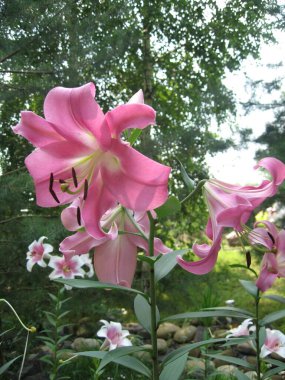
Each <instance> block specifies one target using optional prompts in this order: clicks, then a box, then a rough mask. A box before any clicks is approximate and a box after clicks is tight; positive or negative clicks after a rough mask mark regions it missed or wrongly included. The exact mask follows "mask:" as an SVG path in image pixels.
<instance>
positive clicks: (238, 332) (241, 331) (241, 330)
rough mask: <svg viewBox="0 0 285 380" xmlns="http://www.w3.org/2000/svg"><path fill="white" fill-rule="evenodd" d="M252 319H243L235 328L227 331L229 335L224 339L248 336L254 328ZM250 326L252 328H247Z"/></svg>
mask: <svg viewBox="0 0 285 380" xmlns="http://www.w3.org/2000/svg"><path fill="white" fill-rule="evenodd" d="M252 325H253V322H252V319H250V318H249V319H245V320H244V321H243V322H242V323H241V324H240V325H239V326H238V327H235V328H233V329H231V330H230V331H229V334H228V335H227V336H226V338H231V337H239V336H248V335H250V331H253V328H254V326H252ZM249 326H252V327H249Z"/></svg>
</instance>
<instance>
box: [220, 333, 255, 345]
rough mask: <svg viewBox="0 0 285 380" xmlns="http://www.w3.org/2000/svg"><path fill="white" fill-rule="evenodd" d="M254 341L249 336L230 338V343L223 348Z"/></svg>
mask: <svg viewBox="0 0 285 380" xmlns="http://www.w3.org/2000/svg"><path fill="white" fill-rule="evenodd" d="M252 339H253V336H252V335H248V336H246V337H243V338H228V341H227V342H226V343H224V344H223V345H222V346H223V347H228V346H234V345H237V344H240V343H244V342H248V341H249V340H252Z"/></svg>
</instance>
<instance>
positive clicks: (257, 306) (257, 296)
mask: <svg viewBox="0 0 285 380" xmlns="http://www.w3.org/2000/svg"><path fill="white" fill-rule="evenodd" d="M259 301H260V297H259V289H258V291H257V295H256V298H255V329H256V340H255V341H256V351H257V355H256V358H257V363H256V364H257V380H260V379H261V377H260V376H261V374H260V364H261V360H260V341H259V329H260V326H259Z"/></svg>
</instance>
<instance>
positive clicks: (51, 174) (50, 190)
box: [49, 173, 60, 203]
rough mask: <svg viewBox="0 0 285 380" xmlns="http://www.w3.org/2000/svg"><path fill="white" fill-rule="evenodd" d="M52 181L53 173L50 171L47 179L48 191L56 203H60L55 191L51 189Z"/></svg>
mask: <svg viewBox="0 0 285 380" xmlns="http://www.w3.org/2000/svg"><path fill="white" fill-rule="evenodd" d="M53 181H54V178H53V173H50V179H49V192H50V194H51V196H52V197H53V199H54V200H55V201H56V202H57V203H60V201H59V199H58V197H57V195H56V193H55V191H54V190H53Z"/></svg>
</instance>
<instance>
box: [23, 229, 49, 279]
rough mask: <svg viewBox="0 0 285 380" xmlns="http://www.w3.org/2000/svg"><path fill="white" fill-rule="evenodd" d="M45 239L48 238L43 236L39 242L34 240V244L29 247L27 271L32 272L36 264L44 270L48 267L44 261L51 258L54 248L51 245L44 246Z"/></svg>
mask: <svg viewBox="0 0 285 380" xmlns="http://www.w3.org/2000/svg"><path fill="white" fill-rule="evenodd" d="M44 239H47V237H45V236H42V237H41V238H39V240H38V241H37V240H34V241H33V242H32V244H30V245H29V251H28V252H27V270H28V271H29V272H31V270H32V269H33V266H34V265H35V264H38V265H39V266H41V267H43V268H44V267H46V266H47V264H46V262H45V261H44V259H49V258H50V253H51V252H52V251H53V246H52V245H50V244H44V243H43V241H44Z"/></svg>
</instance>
